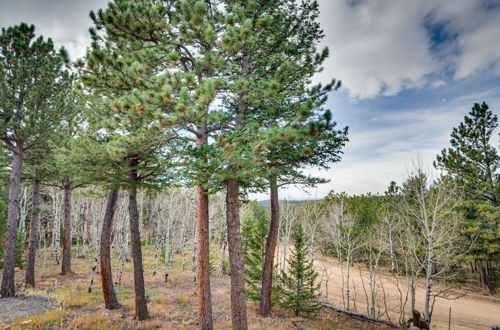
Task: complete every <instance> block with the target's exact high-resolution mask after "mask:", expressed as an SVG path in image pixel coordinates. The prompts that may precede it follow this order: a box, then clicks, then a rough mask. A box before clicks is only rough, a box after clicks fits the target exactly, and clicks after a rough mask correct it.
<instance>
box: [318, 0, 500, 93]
mask: <svg viewBox="0 0 500 330" xmlns="http://www.w3.org/2000/svg"><path fill="white" fill-rule="evenodd" d="M320 11H321V14H320V21H321V23H322V26H323V29H324V30H325V34H326V38H325V40H324V42H323V43H322V45H323V46H328V47H330V48H331V53H332V56H331V58H330V59H328V60H327V62H326V63H325V71H324V72H323V73H322V74H320V75H319V76H318V79H319V80H323V79H324V80H329V79H330V78H332V77H335V78H338V79H341V80H342V82H343V85H344V87H345V88H346V89H347V90H348V91H349V94H350V96H352V97H356V98H375V97H377V96H380V95H384V96H388V95H396V94H398V93H399V92H400V91H402V90H404V89H409V88H421V87H425V86H431V87H433V88H437V87H441V86H444V83H445V82H444V80H442V79H438V78H434V76H435V74H438V75H442V74H443V73H445V72H446V70H450V69H451V70H452V71H453V72H454V78H455V79H462V78H466V77H469V76H471V75H473V74H476V73H478V72H482V71H485V70H488V69H491V72H493V73H495V74H500V32H499V31H500V19H499V18H500V8H493V9H487V8H485V7H484V6H483V2H482V1H480V0H456V1H448V0H425V1H424V0H409V1H392V0H369V1H368V0H360V1H357V2H355V3H353V2H352V1H341V0H337V1H330V0H320ZM429 24H431V25H432V24H434V25H441V26H442V27H443V28H444V30H443V31H444V32H445V33H447V34H448V35H449V36H450V38H449V39H447V40H446V42H445V43H443V44H440V45H437V47H436V45H434V44H433V42H432V40H431V35H430V33H429V30H428V28H426V26H427V27H428V25H429Z"/></svg>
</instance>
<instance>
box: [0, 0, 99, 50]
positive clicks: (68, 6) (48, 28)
mask: <svg viewBox="0 0 500 330" xmlns="http://www.w3.org/2000/svg"><path fill="white" fill-rule="evenodd" d="M107 2H108V1H107V0H85V1H76V0H67V1H58V0H44V1H40V0H38V1H26V0H24V1H8V0H0V8H1V9H0V27H8V26H12V25H17V24H19V23H21V22H24V23H28V24H34V25H35V33H36V34H37V35H43V36H44V37H45V38H49V37H50V38H52V40H54V43H55V44H56V46H58V47H61V46H64V47H65V48H66V49H67V50H68V53H69V55H70V57H71V58H72V59H75V58H77V57H82V56H83V55H84V54H85V51H86V48H87V47H88V46H89V44H90V36H89V33H88V28H89V27H90V26H92V21H91V20H90V18H89V15H88V14H89V11H90V10H98V9H99V8H103V7H105V6H106V3H107Z"/></svg>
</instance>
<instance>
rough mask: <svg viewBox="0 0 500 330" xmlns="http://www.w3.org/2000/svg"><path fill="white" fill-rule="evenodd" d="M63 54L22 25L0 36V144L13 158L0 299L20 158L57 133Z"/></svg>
mask: <svg viewBox="0 0 500 330" xmlns="http://www.w3.org/2000/svg"><path fill="white" fill-rule="evenodd" d="M67 63H68V57H67V53H66V51H65V50H64V49H61V50H56V49H55V48H54V44H53V42H52V40H51V39H47V40H44V39H43V37H39V38H36V39H35V27H34V26H33V25H31V26H30V25H27V24H25V23H22V24H20V25H18V26H14V27H9V28H7V29H2V33H1V34H0V139H1V140H2V142H3V143H4V145H5V147H6V148H7V149H8V150H9V151H10V152H11V153H12V170H11V178H10V184H9V205H8V216H7V235H6V244H5V250H6V251H5V260H4V271H3V277H2V287H1V295H2V296H3V297H11V296H13V295H14V294H15V287H14V261H15V250H16V237H17V227H18V218H19V216H18V215H19V210H18V209H19V195H20V185H21V172H22V167H23V161H24V158H25V152H26V151H27V150H29V149H31V148H34V147H36V145H37V144H38V143H39V142H40V141H43V140H44V139H45V138H46V137H50V136H51V134H53V132H54V131H55V130H56V129H57V127H58V125H59V123H60V118H61V117H63V116H64V113H65V107H64V97H63V96H62V95H64V90H65V89H66V88H68V84H69V81H70V79H69V78H70V73H69V72H68V70H66V64H67Z"/></svg>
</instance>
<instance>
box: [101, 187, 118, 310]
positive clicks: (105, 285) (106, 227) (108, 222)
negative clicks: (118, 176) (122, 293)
mask: <svg viewBox="0 0 500 330" xmlns="http://www.w3.org/2000/svg"><path fill="white" fill-rule="evenodd" d="M117 201H118V189H112V190H110V191H109V193H108V203H107V205H106V213H104V220H103V223H102V231H101V249H100V252H99V257H100V260H101V262H100V264H101V282H102V294H103V297H104V304H105V305H106V308H107V309H118V308H120V307H121V305H120V303H119V302H118V299H117V298H116V293H115V288H114V286H113V276H112V274H111V254H110V246H111V228H112V227H113V217H114V215H115V210H116V202H117Z"/></svg>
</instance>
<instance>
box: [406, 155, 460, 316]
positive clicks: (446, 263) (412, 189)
mask: <svg viewBox="0 0 500 330" xmlns="http://www.w3.org/2000/svg"><path fill="white" fill-rule="evenodd" d="M405 185H406V186H405V188H406V193H405V194H404V195H403V196H404V198H403V203H402V204H403V205H402V206H403V211H404V215H405V220H406V221H407V222H406V226H407V227H414V228H415V231H416V234H417V235H419V236H421V237H422V239H421V242H420V243H421V248H420V251H424V255H423V258H421V257H419V256H418V255H417V254H415V256H414V257H415V259H416V260H417V261H418V262H419V264H420V267H421V269H423V270H425V287H426V292H425V300H424V309H423V310H424V319H425V321H426V322H428V323H430V322H431V317H432V306H431V298H432V296H433V292H432V289H433V284H434V281H435V280H436V279H443V278H444V277H447V276H450V275H449V274H447V272H448V271H449V270H450V266H451V265H453V264H454V263H455V262H456V261H457V258H458V256H459V255H460V254H459V244H457V243H458V241H459V238H460V236H459V234H460V229H461V218H460V216H459V214H458V212H457V208H458V206H459V203H460V196H459V194H458V191H457V188H456V187H455V186H454V185H453V184H451V183H450V182H447V181H445V180H436V181H433V180H432V178H431V173H430V172H426V171H424V169H423V167H422V166H421V165H419V164H417V166H416V167H415V170H414V172H413V173H412V175H411V176H410V177H409V178H408V180H407V181H406V183H405Z"/></svg>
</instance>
